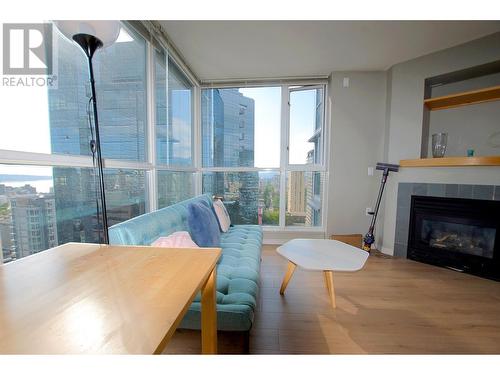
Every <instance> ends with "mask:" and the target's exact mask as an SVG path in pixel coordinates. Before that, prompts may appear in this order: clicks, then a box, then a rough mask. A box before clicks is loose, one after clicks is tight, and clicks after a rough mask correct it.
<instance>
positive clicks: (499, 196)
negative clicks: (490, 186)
mask: <svg viewBox="0 0 500 375" xmlns="http://www.w3.org/2000/svg"><path fill="white" fill-rule="evenodd" d="M493 199H494V200H496V201H500V186H495V195H494V196H493Z"/></svg>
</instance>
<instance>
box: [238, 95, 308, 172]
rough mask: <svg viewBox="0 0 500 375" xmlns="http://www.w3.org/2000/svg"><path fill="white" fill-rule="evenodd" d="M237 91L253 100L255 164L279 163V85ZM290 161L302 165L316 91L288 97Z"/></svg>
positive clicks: (263, 165)
mask: <svg viewBox="0 0 500 375" xmlns="http://www.w3.org/2000/svg"><path fill="white" fill-rule="evenodd" d="M239 91H240V92H241V93H242V94H243V95H245V96H247V97H249V98H252V99H254V101H255V166H256V167H259V168H266V167H274V168H278V167H279V166H280V148H281V144H280V138H281V137H280V122H281V88H280V87H258V88H241V89H239ZM290 99H291V100H290V164H305V162H306V157H307V152H308V151H310V150H312V149H313V144H312V143H309V142H307V140H308V139H309V138H311V136H312V135H313V133H314V121H315V116H316V112H315V110H316V107H315V103H316V91H315V90H314V89H313V90H306V91H296V92H293V93H292V94H291V98H290Z"/></svg>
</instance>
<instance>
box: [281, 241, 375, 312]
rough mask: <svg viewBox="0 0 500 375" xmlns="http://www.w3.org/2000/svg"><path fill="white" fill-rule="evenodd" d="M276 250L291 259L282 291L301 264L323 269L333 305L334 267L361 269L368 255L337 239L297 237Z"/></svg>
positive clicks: (339, 268) (352, 269)
mask: <svg viewBox="0 0 500 375" xmlns="http://www.w3.org/2000/svg"><path fill="white" fill-rule="evenodd" d="M276 251H277V252H278V254H280V255H281V256H283V257H284V258H286V259H287V260H288V269H287V271H286V274H285V277H284V278H283V282H282V283H281V288H280V294H284V293H285V289H286V287H287V285H288V283H289V282H290V279H291V277H292V275H293V272H294V271H295V268H296V267H297V266H299V267H301V268H304V269H306V270H309V271H323V274H324V276H325V283H326V288H327V289H328V294H329V295H330V301H331V303H332V306H333V308H335V307H336V304H335V289H334V286H333V271H341V272H354V271H359V270H360V269H362V268H363V266H364V265H365V262H366V259H367V258H368V252H366V251H365V250H361V249H358V248H357V247H354V246H351V245H348V244H346V243H343V242H340V241H336V240H315V239H295V240H291V241H288V242H287V243H285V244H283V245H282V246H280V247H278V248H277V249H276Z"/></svg>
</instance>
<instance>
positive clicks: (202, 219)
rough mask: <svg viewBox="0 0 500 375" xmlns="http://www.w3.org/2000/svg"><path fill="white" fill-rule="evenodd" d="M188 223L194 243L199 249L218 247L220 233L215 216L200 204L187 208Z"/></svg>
mask: <svg viewBox="0 0 500 375" xmlns="http://www.w3.org/2000/svg"><path fill="white" fill-rule="evenodd" d="M188 212H189V215H188V223H189V229H190V231H191V235H192V237H193V240H194V242H196V244H197V245H198V246H200V247H219V246H220V231H219V224H218V223H217V218H216V217H215V214H214V213H213V211H212V210H211V209H210V207H207V206H206V205H205V204H203V203H202V202H193V203H191V204H190V205H189V206H188Z"/></svg>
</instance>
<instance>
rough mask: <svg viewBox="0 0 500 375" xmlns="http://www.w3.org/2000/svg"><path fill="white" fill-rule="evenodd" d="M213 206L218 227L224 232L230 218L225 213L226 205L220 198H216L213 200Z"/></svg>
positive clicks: (226, 229)
mask: <svg viewBox="0 0 500 375" xmlns="http://www.w3.org/2000/svg"><path fill="white" fill-rule="evenodd" d="M213 207H214V211H215V216H217V221H218V222H219V228H220V230H221V232H224V233H226V232H227V231H228V230H229V227H230V226H231V219H230V218H229V214H228V213H227V210H226V206H224V203H222V201H221V200H220V199H216V200H214V202H213Z"/></svg>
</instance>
